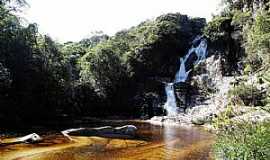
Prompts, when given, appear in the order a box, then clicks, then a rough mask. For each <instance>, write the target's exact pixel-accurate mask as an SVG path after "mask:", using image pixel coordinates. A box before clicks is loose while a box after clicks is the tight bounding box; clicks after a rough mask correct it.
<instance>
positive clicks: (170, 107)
mask: <svg viewBox="0 0 270 160" xmlns="http://www.w3.org/2000/svg"><path fill="white" fill-rule="evenodd" d="M165 90H166V95H167V101H166V103H165V105H164V108H165V109H166V111H167V115H168V116H176V115H177V113H178V112H177V105H176V98H175V94H174V84H173V83H167V84H166V86H165Z"/></svg>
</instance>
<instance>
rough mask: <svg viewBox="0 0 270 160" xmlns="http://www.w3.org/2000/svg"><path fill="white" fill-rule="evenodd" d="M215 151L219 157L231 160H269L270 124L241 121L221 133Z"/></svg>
mask: <svg viewBox="0 0 270 160" xmlns="http://www.w3.org/2000/svg"><path fill="white" fill-rule="evenodd" d="M219 137H220V138H218V139H217V142H216V144H215V151H216V152H217V153H219V154H218V157H219V158H222V159H230V160H238V159H243V160H248V159H250V160H268V159H269V158H270V154H269V153H270V126H269V123H265V124H256V125H254V124H250V123H245V124H244V123H239V124H234V127H233V128H231V129H227V130H223V131H221V132H220V133H219Z"/></svg>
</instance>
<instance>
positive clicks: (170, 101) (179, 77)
mask: <svg viewBox="0 0 270 160" xmlns="http://www.w3.org/2000/svg"><path fill="white" fill-rule="evenodd" d="M198 43H199V44H198ZM196 44H197V45H196ZM196 46H197V47H196ZM192 54H196V56H197V59H196V60H195V61H193V62H192V61H188V60H189V58H190V56H191V55H192ZM207 54H208V52H207V40H206V39H205V38H203V36H197V37H196V38H195V39H194V40H193V41H192V47H191V48H190V49H189V51H188V53H187V54H186V55H185V56H184V58H183V57H181V58H180V68H179V70H178V72H177V73H176V75H175V80H174V83H180V82H185V81H186V80H187V78H188V75H189V73H190V72H191V69H189V70H188V71H187V67H186V66H187V62H188V63H191V64H193V65H197V64H199V63H200V62H201V61H203V60H205V59H206V56H207ZM174 83H167V84H166V86H165V91H166V95H167V101H166V103H165V105H164V109H165V110H166V111H167V116H176V115H177V114H178V108H177V105H176V98H175V93H174Z"/></svg>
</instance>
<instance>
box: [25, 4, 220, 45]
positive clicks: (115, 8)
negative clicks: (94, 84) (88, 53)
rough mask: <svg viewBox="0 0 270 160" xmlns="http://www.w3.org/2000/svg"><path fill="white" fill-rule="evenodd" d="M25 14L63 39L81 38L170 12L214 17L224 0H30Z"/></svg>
mask: <svg viewBox="0 0 270 160" xmlns="http://www.w3.org/2000/svg"><path fill="white" fill-rule="evenodd" d="M27 2H28V3H29V4H30V6H31V7H30V8H29V9H27V10H26V13H25V17H26V18H27V19H28V20H29V21H30V22H36V23H38V24H39V27H40V30H41V32H43V33H48V34H49V35H51V36H52V37H53V38H56V39H58V40H60V41H68V40H72V41H77V40H80V39H82V38H83V37H85V36H87V35H88V34H89V33H91V31H96V30H102V31H104V32H105V33H107V34H110V35H112V34H114V33H115V32H117V31H119V30H121V29H125V28H129V27H131V26H134V25H137V24H139V23H140V22H142V21H144V20H146V19H151V18H154V17H157V16H159V15H161V14H165V13H169V12H180V13H182V14H188V15H189V16H192V17H205V18H207V19H208V20H209V19H210V18H211V13H214V12H216V9H217V7H218V4H219V3H220V0H46V1H44V0H28V1H27Z"/></svg>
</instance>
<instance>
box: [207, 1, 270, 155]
mask: <svg viewBox="0 0 270 160" xmlns="http://www.w3.org/2000/svg"><path fill="white" fill-rule="evenodd" d="M224 4H225V7H224V8H225V9H224V10H223V12H222V13H221V14H220V15H217V16H216V17H215V18H214V19H213V21H212V22H210V23H209V24H208V26H207V27H206V29H205V33H206V34H207V35H208V36H209V37H211V41H212V42H211V43H212V44H214V46H215V45H216V44H222V43H224V44H228V40H229V39H230V40H232V41H231V42H232V43H231V44H229V45H228V46H227V48H225V49H224V53H225V57H227V59H228V58H229V59H236V60H237V61H234V63H235V62H236V63H235V64H237V65H236V66H235V67H236V68H235V69H236V71H239V72H237V75H242V79H239V80H237V81H236V83H234V85H235V86H234V88H233V89H232V90H231V91H230V92H229V94H230V103H229V105H228V107H227V110H226V111H224V112H222V113H221V114H220V115H218V117H217V118H216V119H215V121H214V126H215V127H217V128H218V129H219V131H220V133H219V134H218V136H217V142H216V145H215V151H216V153H217V158H221V159H232V160H234V159H252V160H256V159H269V158H270V155H269V148H270V146H269V145H270V144H269V142H270V140H269V137H270V135H269V133H270V131H269V128H270V126H269V122H264V123H251V122H248V121H246V120H242V121H239V120H237V119H235V118H233V117H235V116H237V114H240V115H241V107H243V108H242V109H244V108H245V107H246V106H248V108H250V109H251V110H264V111H268V112H269V102H270V101H269V71H270V69H269V56H270V54H269V51H270V50H269V49H270V45H269V42H270V41H269V34H270V30H269V28H270V23H269V22H270V21H269V13H270V10H269V1H268V0H263V1H259V0H236V1H231V0H224ZM224 26H225V28H227V30H225V29H224ZM226 41H227V42H226ZM233 46H238V47H236V48H235V47H233ZM237 48H238V49H237ZM226 52H227V53H226ZM228 53H237V54H228ZM239 53H240V54H239ZM243 77H244V78H243ZM244 106H245V107H244ZM253 107H256V108H253ZM261 112H263V111H261ZM242 116H243V117H244V115H242ZM243 117H242V118H243Z"/></svg>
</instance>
